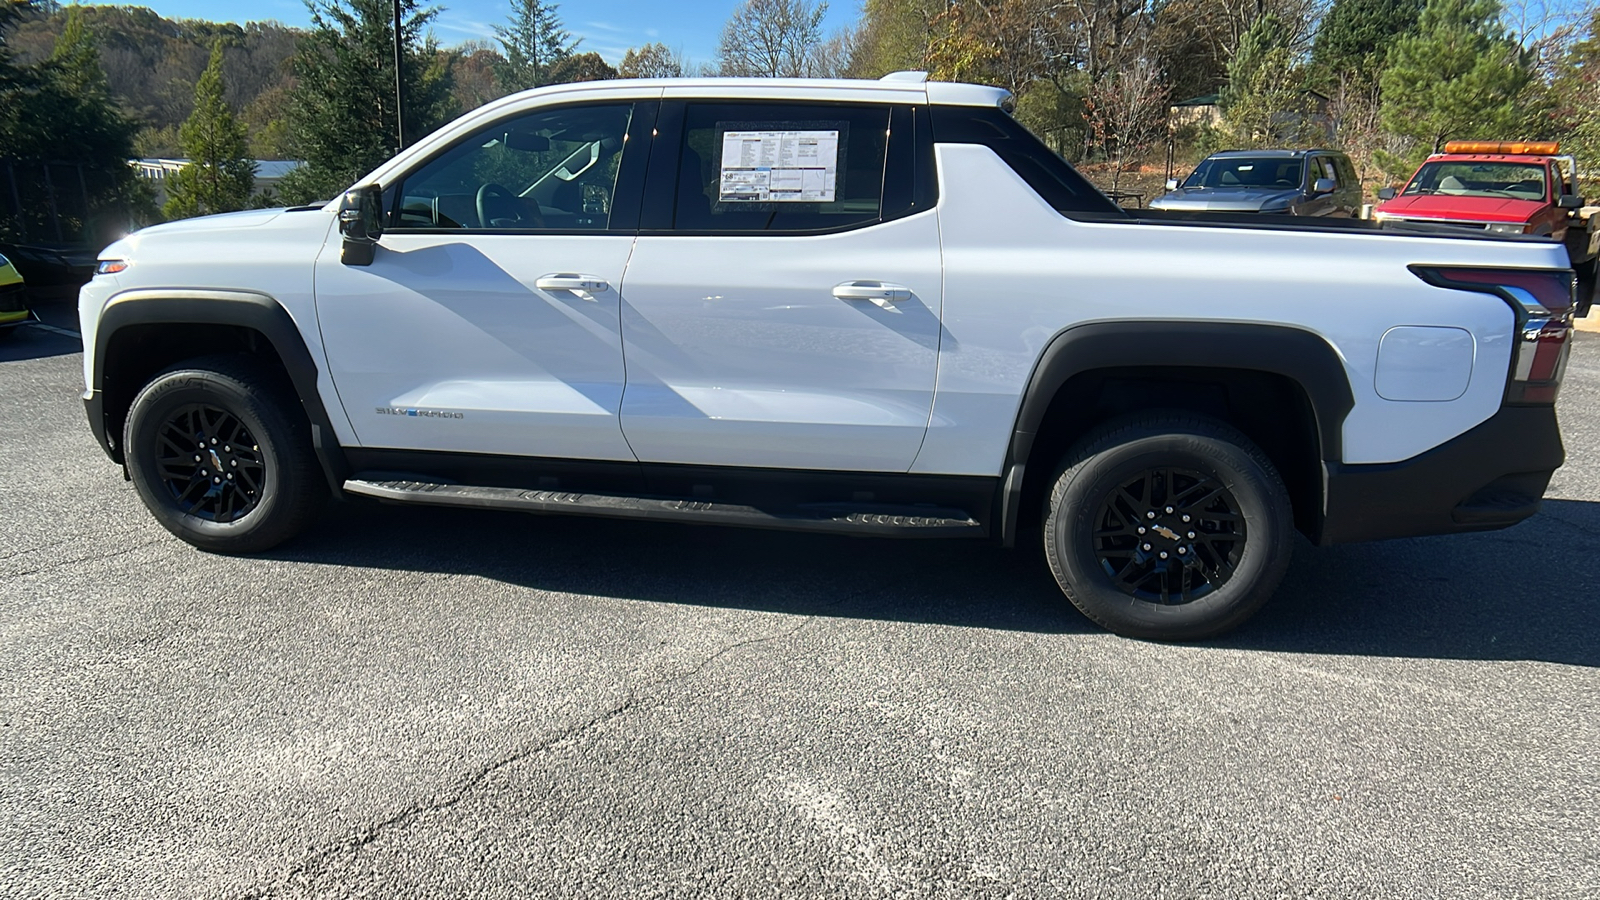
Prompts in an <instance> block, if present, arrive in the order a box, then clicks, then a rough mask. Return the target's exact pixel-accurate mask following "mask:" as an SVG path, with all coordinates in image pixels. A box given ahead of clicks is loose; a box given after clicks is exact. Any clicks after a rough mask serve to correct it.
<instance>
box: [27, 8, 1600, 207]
mask: <svg viewBox="0 0 1600 900" xmlns="http://www.w3.org/2000/svg"><path fill="white" fill-rule="evenodd" d="M1518 2H1520V3H1522V4H1524V5H1516V6H1511V7H1505V6H1502V5H1501V3H1500V0H1327V2H1324V0H865V2H864V3H863V5H862V8H861V14H860V16H859V18H858V20H857V21H856V22H855V23H853V24H852V25H851V26H849V27H847V28H844V29H841V30H839V31H836V32H834V33H825V32H824V29H823V27H822V22H823V16H824V14H825V12H826V10H827V4H826V2H823V0H743V2H741V3H740V4H739V5H738V6H736V7H735V9H734V10H733V11H732V13H731V15H730V17H729V19H728V21H727V23H726V24H725V25H724V27H723V29H722V30H721V32H720V33H719V34H718V35H717V36H716V37H717V54H716V57H715V59H714V60H712V61H710V62H708V63H705V64H701V65H694V64H691V63H690V62H689V61H688V60H686V59H685V58H684V57H683V55H682V53H681V52H678V51H675V50H673V49H672V48H670V47H668V46H666V45H664V44H659V43H652V44H646V45H644V46H642V47H635V48H631V49H629V50H627V52H626V53H625V54H624V55H623V57H622V58H621V59H620V60H615V61H608V60H606V59H604V58H602V57H601V56H600V55H599V54H597V53H594V52H589V51H586V50H585V48H584V47H583V45H582V41H581V40H579V39H578V38H577V37H575V36H574V35H573V34H572V32H571V31H570V30H569V29H568V28H567V26H566V25H565V24H564V23H563V20H562V16H561V10H560V7H559V6H558V4H555V3H551V2H546V0H506V3H505V6H504V11H505V18H504V20H503V21H502V22H501V23H500V24H499V25H498V26H497V27H495V29H494V38H493V39H489V40H475V41H468V42H465V43H462V44H459V45H456V46H449V47H447V46H442V45H441V44H440V43H439V42H438V40H437V38H436V37H435V33H434V30H433V27H434V26H435V25H436V24H437V23H438V22H439V21H440V20H441V17H443V16H447V15H449V14H450V13H449V11H448V10H447V9H444V8H442V7H439V6H434V5H429V4H427V3H425V2H422V0H403V8H404V10H405V22H404V26H403V33H402V39H403V44H404V46H405V54H404V61H403V66H404V81H405V84H406V88H407V89H406V101H405V103H406V109H405V110H403V114H404V115H403V118H404V120H405V122H406V125H405V133H404V134H401V133H400V132H399V126H398V120H399V118H401V116H397V115H396V113H397V110H396V109H395V108H394V104H395V92H394V82H395V72H394V64H395V63H394V55H393V49H392V48H393V39H394V38H393V33H392V28H393V22H392V18H391V16H392V6H391V3H390V0H307V7H308V9H309V10H310V12H311V18H312V26H311V27H310V28H309V29H296V28H290V27H286V26H283V25H281V24H276V23H271V22H254V23H249V24H245V25H239V24H232V23H214V22H205V21H199V20H174V19H167V18H163V17H161V16H159V15H157V14H155V13H154V12H151V11H150V10H148V9H144V8H141V7H132V6H92V7H63V6H62V5H60V4H59V3H56V2H53V0H0V41H3V43H0V129H3V131H0V137H3V138H4V144H3V149H0V156H3V157H5V158H7V159H9V160H11V161H12V162H11V163H10V164H12V165H13V166H16V165H22V166H24V167H26V166H34V167H35V169H33V170H28V171H34V170H37V171H38V172H39V173H41V174H42V175H44V176H47V177H46V178H45V179H44V180H47V181H48V180H49V177H50V176H52V175H53V174H54V175H57V176H60V177H61V178H68V179H69V180H70V179H71V178H75V177H77V176H76V175H75V174H74V173H79V172H81V173H86V174H84V175H83V179H82V183H83V192H82V193H83V195H84V196H85V197H88V198H89V199H88V201H87V202H86V204H85V203H80V204H79V205H80V206H85V205H86V207H92V209H91V208H85V209H82V210H73V209H68V210H66V211H64V212H63V211H60V210H58V211H57V212H55V213H52V215H53V216H54V218H53V219H52V220H50V221H49V222H46V221H45V219H44V218H43V214H42V213H40V212H39V211H38V209H37V208H36V207H37V206H38V205H39V198H38V197H37V196H35V197H33V198H32V200H31V201H25V202H23V203H22V204H21V205H22V207H24V209H23V211H22V212H21V213H18V212H17V211H16V210H15V209H13V210H12V213H11V216H10V218H9V219H5V220H0V221H3V222H5V223H7V224H0V230H4V231H6V232H7V233H11V232H17V231H18V230H19V229H21V228H23V227H24V226H25V225H27V224H29V222H31V224H32V225H33V229H34V232H35V233H38V232H40V231H41V230H44V231H49V230H51V229H57V230H59V229H60V228H61V227H62V221H63V220H66V222H67V225H66V229H65V230H66V231H75V230H76V231H81V230H84V229H86V228H87V225H88V222H89V221H90V220H91V219H96V218H97V217H100V218H103V217H104V215H102V214H103V213H104V214H109V213H110V212H111V211H115V212H116V214H117V215H122V216H123V217H124V218H125V219H127V218H131V220H132V221H133V222H134V223H137V222H140V221H150V220H152V219H154V218H156V217H157V216H158V215H159V214H158V213H157V211H155V210H154V209H152V208H150V204H149V202H148V197H144V196H143V195H142V193H141V185H139V184H136V183H133V180H132V179H130V178H129V177H128V176H127V174H126V172H125V171H122V169H125V168H126V167H125V166H122V167H121V168H119V165H120V162H119V161H120V160H123V159H126V158H127V157H128V156H130V155H141V156H165V157H178V158H194V159H196V160H197V165H198V166H201V167H202V169H203V171H202V170H201V169H197V170H196V172H194V173H190V174H189V175H187V176H184V177H183V178H179V179H177V181H176V182H175V183H176V184H177V185H179V186H180V187H181V188H182V191H181V193H182V194H183V196H184V197H187V198H190V199H185V200H184V201H183V202H182V203H179V204H176V205H171V206H169V207H168V213H169V214H171V215H178V214H188V213H193V212H200V211H212V210H216V209H220V208H224V207H234V208H236V207H237V206H239V205H244V204H247V203H252V202H256V203H258V202H268V201H270V200H272V199H282V200H286V201H290V202H302V201H308V200H314V199H325V198H327V197H330V196H332V195H333V194H334V193H336V192H337V191H338V190H340V189H342V188H343V187H345V186H347V185H348V184H349V183H351V182H352V181H353V180H354V179H356V178H357V177H359V176H360V174H361V173H362V172H364V171H367V170H369V169H371V168H372V167H374V166H376V165H377V164H379V163H380V162H382V161H383V160H384V159H386V158H388V157H389V156H390V155H391V154H392V153H394V152H395V150H396V149H397V148H399V147H402V146H404V145H405V144H407V143H408V142H410V141H412V140H415V139H416V138H418V137H419V136H421V135H423V134H425V133H426V132H427V131H429V130H431V129H433V128H435V127H437V126H438V125H440V124H442V123H444V122H446V121H448V120H449V119H451V118H453V117H454V116H457V115H459V114H461V113H462V112H465V111H468V110H471V109H474V108H476V107H478V106H481V105H482V104H484V103H487V102H489V101H491V100H493V99H495V98H498V97H500V96H503V95H505V94H507V93H510V92H512V91H516V90H523V89H527V88H531V87H538V86H541V85H545V84H551V83H561V82H569V81H583V80H597V79H606V78H616V77H646V78H649V77H674V76H680V75H699V74H718V75H741V76H753V77H771V76H779V77H782V76H810V77H841V76H843V77H861V78H876V77H879V76H881V75H884V74H886V73H888V72H892V71H897V70H903V69H924V70H927V71H929V72H930V73H931V75H932V77H933V78H936V79H949V80H964V81H977V82H983V83H987V84H994V85H999V86H1001V87H1005V88H1007V89H1009V90H1011V91H1012V92H1013V93H1014V94H1016V96H1017V111H1016V114H1017V116H1018V117H1019V118H1020V119H1021V120H1023V121H1024V122H1025V123H1026V124H1027V125H1029V127H1031V128H1032V129H1033V130H1034V131H1035V132H1036V133H1038V134H1040V135H1041V136H1043V137H1044V139H1045V140H1046V141H1047V142H1048V143H1049V144H1050V145H1051V146H1052V147H1054V148H1055V149H1056V150H1057V151H1058V152H1059V153H1061V154H1062V155H1063V156H1064V157H1066V158H1067V159H1068V160H1070V161H1072V162H1074V163H1077V164H1079V165H1081V166H1083V167H1084V168H1085V169H1086V171H1088V172H1090V173H1091V175H1092V176H1093V177H1095V178H1096V179H1097V180H1099V181H1100V182H1101V183H1102V184H1103V185H1105V186H1107V187H1114V186H1116V185H1117V184H1118V182H1119V179H1121V178H1122V177H1123V176H1124V173H1125V172H1130V171H1132V172H1137V171H1139V170H1140V168H1141V166H1146V165H1148V164H1151V163H1154V164H1155V165H1157V166H1158V167H1159V166H1161V165H1162V164H1163V163H1168V161H1169V160H1170V161H1172V162H1171V163H1170V164H1176V165H1177V166H1179V167H1181V166H1182V165H1183V164H1184V163H1186V162H1188V161H1192V160H1194V159H1197V158H1199V156H1201V155H1203V154H1204V153H1206V152H1208V151H1210V150H1214V149H1217V148H1221V147H1225V146H1226V147H1258V146H1267V145H1288V144H1302V145H1303V144H1310V143H1315V144H1321V145H1330V146H1333V147H1336V148H1340V149H1344V150H1346V151H1347V152H1349V153H1350V155H1351V156H1352V158H1354V159H1355V160H1356V162H1357V165H1358V167H1359V168H1360V170H1361V174H1362V176H1363V178H1364V179H1365V180H1366V181H1367V182H1368V184H1369V186H1370V187H1376V185H1377V184H1379V183H1382V182H1389V181H1393V180H1395V179H1398V178H1401V177H1403V176H1404V175H1405V174H1406V173H1407V172H1408V171H1409V170H1410V168H1411V167H1412V166H1413V165H1415V163H1416V162H1417V161H1418V160H1419V159H1420V158H1421V157H1422V156H1424V155H1426V154H1427V153H1428V152H1430V151H1431V150H1433V149H1435V148H1436V147H1438V146H1440V145H1441V144H1442V142H1444V141H1446V140H1451V139H1470V138H1508V137H1514V138H1530V139H1555V140H1561V141H1564V142H1566V144H1567V145H1568V146H1569V147H1571V148H1573V149H1576V150H1578V151H1579V153H1580V161H1581V162H1582V163H1583V164H1584V165H1591V166H1592V165H1595V162H1594V160H1595V159H1596V154H1597V153H1600V125H1597V124H1596V123H1597V122H1600V74H1597V73H1600V49H1597V48H1600V34H1597V27H1600V7H1589V8H1586V9H1580V10H1576V11H1573V12H1571V13H1570V14H1560V13H1548V12H1547V11H1546V7H1543V6H1538V5H1534V2H1533V0H1518ZM613 63H614V64H613ZM1180 101H1183V102H1185V104H1186V105H1184V106H1183V107H1175V106H1174V104H1178V103H1179V102H1180ZM1175 108H1180V109H1191V110H1193V109H1201V110H1210V111H1211V112H1208V113H1206V114H1204V115H1189V116H1181V117H1180V116H1174V115H1173V114H1172V110H1174V109H1175ZM198 135H208V136H209V137H208V138H207V139H206V140H200V139H199V138H198V137H197V136H198ZM197 148H198V149H197ZM219 148H220V149H219ZM241 148H242V149H241ZM219 154H220V155H219ZM230 155H232V156H233V161H231V162H230V161H229V160H226V159H223V157H224V156H230ZM251 159H296V160H302V161H304V163H305V165H304V166H303V167H302V168H301V169H300V170H298V171H297V172H295V173H294V174H293V175H292V176H291V177H290V178H289V179H288V180H287V181H286V182H285V183H284V185H283V189H282V196H281V198H268V201H263V200H262V199H261V198H260V197H255V198H250V197H248V196H241V190H240V188H239V186H240V185H242V184H244V183H245V182H244V178H243V174H244V171H245V168H246V167H245V166H244V165H243V163H241V162H240V161H243V162H248V161H249V160H251ZM42 160H49V162H48V163H46V162H41V161H42ZM58 165H59V166H65V167H67V168H65V169H63V170H62V171H61V172H59V173H57V172H55V169H53V168H51V166H58ZM39 166H44V168H43V169H40V168H38V167H39ZM224 173H231V174H228V175H227V177H226V178H224V177H223V175H224ZM202 175H204V177H203V178H201V176H202ZM1129 177H1134V176H1129ZM1139 177H1149V176H1148V175H1145V176H1139ZM29 178H33V176H29ZM29 178H20V177H19V178H15V179H13V180H14V181H15V183H16V184H18V185H19V187H18V190H19V192H20V191H34V192H35V193H37V186H36V185H33V184H31V183H30V184H28V185H26V186H24V185H23V182H24V181H28V180H29ZM33 180H35V181H37V180H39V179H38V178H33ZM57 180H59V178H58V179H57ZM91 183H92V186H91ZM224 183H227V184H231V185H232V187H230V188H228V189H227V190H222V189H221V188H220V186H221V185H223V184H224ZM196 184H207V185H210V186H211V187H213V188H217V190H215V191H213V192H212V193H211V194H210V195H209V196H208V197H206V198H203V199H202V200H200V201H194V200H193V198H194V197H196V196H198V195H197V194H196V193H195V190H194V189H193V185H196ZM4 187H5V186H4V185H0V189H3V188H4ZM249 193H250V192H249V191H248V189H245V190H243V191H242V194H243V195H248V194H249ZM13 206H15V204H13ZM97 211H98V212H97ZM19 216H20V218H19ZM29 217H31V219H29ZM23 219H29V222H24V221H22V220H23ZM13 220H15V221H13Z"/></svg>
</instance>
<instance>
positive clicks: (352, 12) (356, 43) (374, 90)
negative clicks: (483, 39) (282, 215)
mask: <svg viewBox="0 0 1600 900" xmlns="http://www.w3.org/2000/svg"><path fill="white" fill-rule="evenodd" d="M310 8H311V25H312V29H311V34H310V35H309V36H307V37H306V38H305V40H304V41H302V42H301V45H300V50H299V52H298V53H296V54H295V59H294V73H295V77H296V82H297V83H296V85H295V88H294V92H293V93H292V94H291V95H290V98H289V149H290V150H291V151H292V152H293V154H294V155H295V156H298V157H299V158H300V159H302V160H304V161H305V165H303V166H301V167H300V168H298V169H296V170H295V171H293V172H291V173H290V174H289V175H288V176H287V177H286V178H284V180H283V197H284V200H285V201H287V202H289V203H306V202H310V201H312V200H328V199H331V198H332V197H334V196H335V195H337V194H338V193H339V192H340V191H343V190H344V189H345V188H348V187H349V186H350V185H352V184H354V183H355V182H356V179H358V178H360V177H361V176H362V175H365V174H366V173H367V172H370V171H372V170H373V169H374V168H376V167H377V166H378V165H379V164H380V163H382V162H383V161H384V160H386V159H388V158H389V157H390V156H392V155H393V154H394V152H395V150H396V149H398V148H399V147H400V143H401V142H400V136H399V135H398V134H397V133H396V132H397V126H396V123H395V90H394V7H393V5H392V4H391V2H390V0H310ZM400 8H401V15H402V19H401V27H400V34H401V45H402V52H403V54H404V62H405V64H404V72H405V82H406V110H405V119H406V138H407V139H408V140H409V139H414V138H416V137H418V136H421V135H424V134H427V133H428V132H429V131H432V130H433V129H434V128H437V127H438V126H439V125H440V124H442V123H443V122H444V121H445V120H446V119H447V118H448V117H449V115H450V113H451V112H452V107H451V95H450V80H449V72H448V70H447V69H446V67H445V63H444V61H443V57H442V55H441V54H439V53H438V52H437V50H438V48H437V47H436V46H435V45H434V43H433V41H432V40H431V39H428V38H425V37H424V31H425V30H426V29H427V26H428V24H429V23H430V22H432V21H433V19H434V17H435V16H436V15H438V12H439V11H438V8H437V7H428V8H425V9H424V8H421V7H420V6H419V4H418V3H417V0H400Z"/></svg>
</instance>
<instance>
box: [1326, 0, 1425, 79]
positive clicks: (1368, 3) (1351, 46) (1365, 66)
mask: <svg viewBox="0 0 1600 900" xmlns="http://www.w3.org/2000/svg"><path fill="white" fill-rule="evenodd" d="M1421 14H1422V0H1333V4H1332V5H1331V6H1329V7H1328V11H1327V13H1326V14H1324V15H1323V17H1322V21H1321V22H1319V23H1318V24H1317V37H1316V41H1315V42H1314V43H1313V44H1312V45H1311V61H1312V62H1313V63H1314V64H1315V65H1316V66H1317V67H1318V68H1319V69H1321V70H1322V72H1323V73H1324V74H1326V75H1327V76H1329V77H1330V78H1332V79H1335V80H1337V79H1338V78H1340V77H1341V76H1343V77H1346V78H1354V79H1357V80H1360V81H1362V82H1364V83H1371V81H1373V80H1374V79H1376V77H1377V76H1378V74H1379V73H1380V72H1381V71H1382V69H1383V57H1384V53H1385V52H1386V51H1387V50H1388V48H1389V45H1390V44H1391V43H1393V42H1394V39H1395V38H1397V37H1399V36H1400V35H1402V34H1405V33H1407V32H1409V31H1411V30H1412V29H1414V28H1416V26H1417V18H1418V17H1419V16H1420V15H1421Z"/></svg>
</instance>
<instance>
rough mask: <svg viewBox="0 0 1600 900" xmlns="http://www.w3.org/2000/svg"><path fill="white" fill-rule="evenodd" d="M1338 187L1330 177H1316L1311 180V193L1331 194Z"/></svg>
mask: <svg viewBox="0 0 1600 900" xmlns="http://www.w3.org/2000/svg"><path fill="white" fill-rule="evenodd" d="M1338 187H1339V186H1338V185H1337V184H1335V183H1334V181H1333V179H1332V178H1318V179H1317V180H1316V181H1313V182H1311V193H1312V194H1331V193H1333V192H1334V190H1335V189H1336V188H1338Z"/></svg>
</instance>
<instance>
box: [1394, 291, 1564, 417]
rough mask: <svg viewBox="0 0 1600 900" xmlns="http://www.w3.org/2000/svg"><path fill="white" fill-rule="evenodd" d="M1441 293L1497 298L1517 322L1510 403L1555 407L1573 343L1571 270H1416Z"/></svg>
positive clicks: (1509, 382)
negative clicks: (1474, 294)
mask: <svg viewBox="0 0 1600 900" xmlns="http://www.w3.org/2000/svg"><path fill="white" fill-rule="evenodd" d="M1411 271H1413V272H1415V273H1416V274H1417V277H1419V278H1421V279H1422V280H1423V281H1426V282H1427V283H1429V284H1431V285H1434V286H1436V287H1442V288H1451V289H1453V290H1458V291H1479V292H1481V293H1485V294H1494V295H1496V296H1498V297H1500V298H1501V299H1503V300H1505V301H1506V302H1507V303H1509V304H1510V305H1511V309H1512V310H1513V311H1514V312H1515V313H1516V316H1517V345H1516V352H1515V353H1513V354H1512V357H1511V372H1510V374H1509V375H1508V377H1507V379H1506V402H1507V403H1543V404H1547V403H1554V402H1556V394H1557V392H1559V391H1560V389H1561V376H1562V375H1563V374H1565V373H1566V369H1567V354H1568V352H1570V348H1571V346H1572V342H1571V341H1570V340H1569V339H1570V338H1571V337H1572V312H1573V306H1574V301H1575V300H1576V299H1577V281H1576V279H1575V278H1574V276H1573V273H1572V271H1571V270H1570V269H1463V268H1453V267H1452V268H1426V267H1423V266H1413V267H1412V269H1411Z"/></svg>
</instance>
